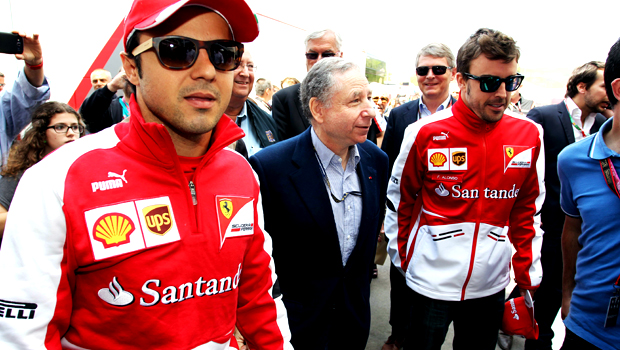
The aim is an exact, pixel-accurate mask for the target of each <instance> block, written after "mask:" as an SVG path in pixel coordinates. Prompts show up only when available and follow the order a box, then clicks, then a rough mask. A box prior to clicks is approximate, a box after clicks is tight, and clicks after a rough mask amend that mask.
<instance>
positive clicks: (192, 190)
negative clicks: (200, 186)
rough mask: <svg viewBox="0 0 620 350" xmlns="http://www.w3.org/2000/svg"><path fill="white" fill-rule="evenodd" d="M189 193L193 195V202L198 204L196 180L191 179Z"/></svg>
mask: <svg viewBox="0 0 620 350" xmlns="http://www.w3.org/2000/svg"><path fill="white" fill-rule="evenodd" d="M189 193H190V194H191V195H192V203H193V204H194V205H198V198H196V185H194V181H191V180H190V181H189Z"/></svg>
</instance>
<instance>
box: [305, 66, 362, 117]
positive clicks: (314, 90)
mask: <svg viewBox="0 0 620 350" xmlns="http://www.w3.org/2000/svg"><path fill="white" fill-rule="evenodd" d="M351 69H359V66H358V65H357V64H355V63H353V62H352V61H347V60H345V59H344V58H339V57H329V58H324V59H322V60H320V61H319V62H317V63H316V64H315V65H314V66H312V68H311V69H310V71H309V72H308V75H306V78H305V79H304V81H302V82H301V87H300V88H299V90H300V93H299V99H300V100H301V106H302V110H303V112H304V116H305V117H306V118H308V120H309V121H312V119H313V116H312V112H311V111H310V99H312V98H313V97H316V99H317V100H318V101H319V102H320V103H321V104H322V105H323V106H324V107H326V108H330V107H331V97H332V96H333V95H334V93H335V89H336V85H338V80H337V77H336V75H341V74H344V73H346V72H348V71H349V70H351Z"/></svg>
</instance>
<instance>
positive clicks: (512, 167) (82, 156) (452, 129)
mask: <svg viewBox="0 0 620 350" xmlns="http://www.w3.org/2000/svg"><path fill="white" fill-rule="evenodd" d="M231 3H233V4H232V5H230V4H224V3H220V2H213V1H208V0H197V1H193V2H190V3H188V4H185V5H183V6H180V7H179V6H177V4H175V2H174V1H172V0H162V1H159V2H157V4H153V3H149V2H148V1H145V0H135V1H134V3H133V5H132V7H131V9H130V12H129V13H128V14H127V17H126V19H125V23H124V33H123V47H124V52H123V53H122V54H121V59H122V63H123V67H122V68H121V69H120V70H119V71H118V72H115V73H116V74H115V75H114V77H113V76H112V73H111V72H109V71H106V70H104V69H96V70H94V71H93V72H92V73H91V75H90V80H91V83H92V88H93V92H92V93H91V94H90V95H89V96H88V97H87V98H86V99H85V100H84V101H83V103H82V104H81V106H80V108H79V111H76V110H75V109H73V108H72V107H70V106H68V105H67V104H65V103H62V102H56V101H48V100H49V98H50V86H49V84H48V83H47V79H46V78H45V75H44V70H43V54H42V50H41V45H40V43H39V40H38V36H37V35H31V36H28V35H26V34H24V33H19V35H20V36H21V37H22V38H23V42H24V51H23V53H22V54H17V55H16V58H17V59H18V60H23V61H24V67H23V69H21V70H20V71H19V72H18V73H17V79H16V80H15V82H14V84H13V86H12V87H11V88H10V89H7V88H6V87H5V84H4V75H3V74H2V73H0V98H1V104H2V105H1V109H0V151H1V153H0V156H1V163H2V171H1V178H0V244H1V245H0V266H2V269H1V271H0V280H2V281H3V283H2V284H1V285H0V348H5V347H6V348H32V347H35V346H42V345H45V346H46V347H51V348H60V347H62V348H70V349H78V348H79V349H82V348H101V347H103V348H127V349H129V348H136V349H137V348H149V349H150V348H183V349H185V348H188V349H189V348H197V347H205V348H208V349H227V348H229V347H231V348H238V349H241V350H248V349H292V348H295V349H302V350H303V349H308V350H318V349H355V350H363V349H365V347H366V344H367V341H368V337H369V334H370V332H371V325H370V309H371V308H370V284H371V281H372V279H373V278H376V277H377V276H378V270H377V265H376V263H377V261H376V259H375V256H379V255H381V254H384V255H385V253H386V251H387V254H388V256H389V258H390V273H389V280H390V319H389V325H381V327H391V335H390V336H389V337H388V339H386V340H385V344H384V345H383V347H382V350H400V349H407V350H411V349H433V350H439V349H441V346H442V344H443V343H444V341H445V338H446V335H447V333H448V327H449V325H450V324H453V325H454V341H453V347H454V349H489V350H491V349H495V347H496V345H499V346H500V348H502V349H504V350H505V349H510V348H511V347H512V340H513V337H514V336H515V335H522V336H525V337H526V338H527V340H526V342H525V349H527V350H533V349H545V350H549V349H551V348H552V341H553V339H554V332H553V330H552V324H553V322H554V320H555V318H556V316H557V315H558V312H559V313H560V315H561V317H562V319H563V320H564V324H565V326H566V335H565V339H564V344H563V346H562V349H564V350H573V349H575V350H577V349H579V350H581V349H618V346H619V345H618V344H620V324H619V323H618V320H617V319H618V314H619V309H620V255H618V251H620V235H618V232H617V224H618V220H617V218H620V202H618V200H620V178H619V177H618V174H617V171H616V168H617V167H620V124H619V123H616V122H615V121H614V118H613V116H614V115H618V114H620V104H619V103H618V99H619V98H620V40H618V41H617V42H616V43H615V44H613V46H612V47H611V49H610V51H609V55H608V57H607V61H606V62H599V61H591V62H587V63H585V64H583V65H581V66H579V67H577V68H575V70H574V71H573V73H572V75H571V76H570V77H568V79H567V88H566V94H565V96H564V98H563V99H562V100H561V102H559V103H557V104H552V105H546V106H543V105H540V104H538V103H536V102H535V96H523V95H522V94H521V91H520V88H521V86H522V82H523V80H524V79H527V77H524V75H522V74H521V73H520V71H519V66H518V62H519V59H520V55H521V52H520V50H519V48H518V46H517V43H516V41H515V40H514V39H513V38H512V37H511V36H509V35H507V34H505V33H502V32H499V31H496V30H493V29H488V28H481V29H479V30H478V31H476V32H475V33H473V34H472V35H471V36H470V37H469V38H468V39H467V41H466V42H465V43H464V44H463V45H462V46H461V47H460V49H459V50H458V53H457V55H456V56H455V55H454V53H453V52H452V51H451V50H450V48H449V47H448V46H446V45H444V44H442V43H429V44H428V45H426V46H424V47H423V48H422V49H421V50H420V51H419V53H418V55H417V57H416V58H415V67H416V80H417V81H416V84H415V85H416V88H415V89H412V90H410V91H411V92H410V93H401V92H394V91H395V90H394V89H390V88H389V87H386V86H384V85H382V84H377V83H369V82H368V80H367V78H366V76H365V75H364V69H363V67H359V66H358V65H356V64H355V63H354V62H352V61H349V60H347V56H346V53H345V49H344V47H345V46H344V41H343V38H342V37H341V36H340V34H339V33H337V32H335V31H334V30H331V29H324V30H320V31H316V32H312V33H309V34H308V36H307V37H306V39H305V41H304V44H305V52H304V55H305V64H306V69H307V75H306V76H305V78H304V79H303V81H299V80H298V79H296V78H294V77H286V78H284V79H283V80H281V81H280V82H279V84H278V81H276V80H273V79H271V78H270V77H257V76H255V74H256V73H257V65H258V64H260V62H256V61H255V60H254V59H253V57H252V54H251V52H250V51H249V50H247V49H244V47H243V45H242V42H251V41H253V40H254V39H255V38H256V37H257V35H258V34H259V31H258V26H257V24H256V21H255V18H254V16H253V14H252V11H251V9H250V8H249V7H248V6H247V4H246V3H245V2H244V1H243V0H234V1H231ZM194 5H199V6H194ZM15 33H18V32H15ZM513 34H514V33H513ZM203 49H204V51H203ZM300 57H301V52H300ZM301 62H302V61H301V60H300V64H301ZM257 78H258V79H257ZM163 82H165V83H163ZM455 87H456V88H455ZM530 98H531V99H530ZM20 133H21V135H20ZM88 134H90V135H88ZM84 136H86V137H84ZM69 144H70V145H69ZM65 145H68V146H65ZM378 260H379V263H381V261H380V260H381V259H378ZM511 269H512V270H513V272H514V282H516V287H515V288H514V290H512V291H510V290H508V291H507V290H506V288H507V286H508V284H509V282H510V281H511V275H510V271H511ZM515 305H520V306H515ZM532 308H534V309H535V313H533V311H532ZM524 310H525V311H524ZM522 312H525V313H522ZM532 314H533V315H534V316H531V315H532ZM530 317H532V318H534V317H535V321H534V320H533V319H530ZM181 320H182V324H181ZM517 324H518V327H521V325H522V324H524V326H523V327H522V328H521V329H520V330H519V331H515V329H516V328H518V327H517ZM137 334H142V335H144V337H138V338H136V335H137ZM146 335H148V337H147V336H146ZM555 341H556V342H559V341H561V340H558V339H555Z"/></svg>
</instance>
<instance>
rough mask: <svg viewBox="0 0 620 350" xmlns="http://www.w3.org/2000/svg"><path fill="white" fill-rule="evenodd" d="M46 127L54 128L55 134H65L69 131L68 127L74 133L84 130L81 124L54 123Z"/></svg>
mask: <svg viewBox="0 0 620 350" xmlns="http://www.w3.org/2000/svg"><path fill="white" fill-rule="evenodd" d="M46 129H54V131H56V133H57V134H66V133H68V132H69V129H71V131H73V132H74V133H76V134H78V133H79V134H81V133H82V132H83V131H84V127H83V126H82V125H77V124H74V125H65V124H56V125H52V126H48V127H47V128H46Z"/></svg>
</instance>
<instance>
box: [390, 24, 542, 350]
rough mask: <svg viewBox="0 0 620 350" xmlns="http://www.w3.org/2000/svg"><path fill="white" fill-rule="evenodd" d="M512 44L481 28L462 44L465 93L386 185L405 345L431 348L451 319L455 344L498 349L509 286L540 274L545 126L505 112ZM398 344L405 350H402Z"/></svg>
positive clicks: (515, 81)
mask: <svg viewBox="0 0 620 350" xmlns="http://www.w3.org/2000/svg"><path fill="white" fill-rule="evenodd" d="M518 59H519V49H518V48H517V46H516V43H515V42H514V40H513V39H512V38H510V37H508V36H506V35H505V34H502V33H500V32H497V31H495V30H491V29H480V30H478V31H477V32H476V33H475V34H474V35H472V36H471V37H470V38H469V39H468V40H467V42H466V43H465V44H464V45H463V46H462V47H461V48H460V49H459V52H458V56H457V74H456V78H457V81H458V83H459V87H460V90H461V94H460V96H461V98H460V99H459V100H458V101H457V102H456V103H455V104H454V105H453V107H452V108H451V109H446V110H444V111H441V112H438V113H436V114H434V115H433V116H430V117H427V118H424V119H422V120H420V121H418V122H416V123H413V124H411V125H410V126H409V127H408V128H407V129H406V131H405V136H404V140H403V144H402V148H401V152H400V154H399V155H398V158H397V159H396V161H395V163H394V167H393V170H392V176H391V179H390V182H389V185H388V195H387V197H388V201H387V202H388V205H387V207H388V210H387V216H386V219H385V232H386V236H387V237H388V238H389V243H388V252H389V253H390V256H391V259H392V262H393V264H394V265H395V266H396V267H397V268H399V269H400V270H401V272H402V273H403V274H404V275H405V279H406V282H407V285H408V286H409V287H410V288H411V289H412V293H411V298H412V299H413V302H412V304H413V312H412V318H411V328H410V329H411V330H410V332H411V333H410V334H409V338H410V339H412V342H411V345H412V346H414V347H415V349H437V350H439V349H440V348H441V345H442V343H443V341H444V339H445V336H446V332H447V330H448V326H449V325H450V323H451V322H454V330H455V337H454V342H453V345H454V349H482V350H485V349H489V350H492V349H495V344H496V342H497V335H498V330H499V328H500V326H501V322H502V315H503V312H504V289H505V288H506V286H507V285H508V282H509V280H510V275H509V272H510V257H511V255H512V254H511V247H510V243H512V244H513V246H514V247H515V249H516V254H515V256H514V258H513V259H512V263H513V266H514V269H515V275H516V281H517V285H518V286H519V288H520V289H521V292H522V293H525V291H526V290H530V291H532V292H533V291H534V290H535V289H536V287H537V286H538V284H539V283H540V280H541V278H542V271H541V267H540V246H541V243H542V231H541V230H540V219H539V216H538V215H537V214H538V212H539V211H540V207H541V206H542V202H543V200H544V193H545V190H544V185H543V178H544V160H543V158H544V157H543V154H542V153H541V152H543V144H542V130H541V128H540V126H539V125H537V124H535V123H534V122H532V121H530V120H529V119H526V118H525V117H514V116H510V115H505V114H504V110H505V109H506V106H508V104H509V103H510V94H511V91H515V90H516V89H518V87H519V85H520V84H521V81H522V79H523V76H521V75H519V74H517V61H518ZM404 349H409V344H405V346H404Z"/></svg>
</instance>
